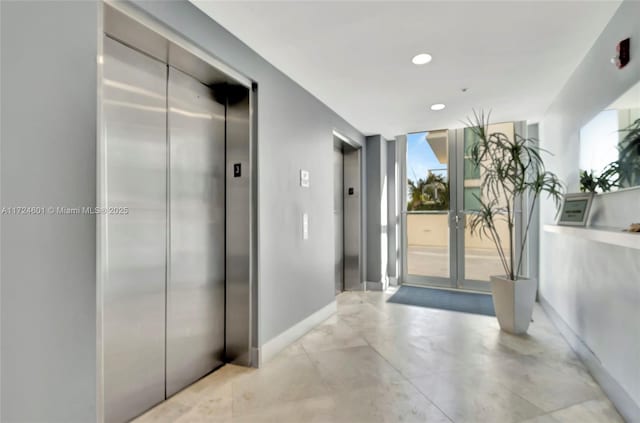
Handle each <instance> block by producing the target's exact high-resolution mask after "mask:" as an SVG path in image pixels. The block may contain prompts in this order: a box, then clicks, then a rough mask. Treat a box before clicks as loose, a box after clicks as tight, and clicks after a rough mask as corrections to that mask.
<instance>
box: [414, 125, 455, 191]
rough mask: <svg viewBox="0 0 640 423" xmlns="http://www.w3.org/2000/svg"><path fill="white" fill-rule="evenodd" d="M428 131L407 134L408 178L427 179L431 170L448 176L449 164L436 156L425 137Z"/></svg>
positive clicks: (445, 176)
mask: <svg viewBox="0 0 640 423" xmlns="http://www.w3.org/2000/svg"><path fill="white" fill-rule="evenodd" d="M426 135H427V132H416V133H413V134H407V178H408V179H410V180H412V181H414V182H415V181H416V180H418V179H427V175H428V174H429V170H431V171H432V172H433V173H435V174H437V175H440V176H442V177H444V178H445V179H448V178H447V176H448V175H447V165H446V164H442V163H440V162H439V161H438V159H437V158H436V155H435V154H434V153H433V150H432V149H431V147H430V146H429V143H428V142H427V140H426V139H425V137H426Z"/></svg>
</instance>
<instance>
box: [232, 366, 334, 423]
mask: <svg viewBox="0 0 640 423" xmlns="http://www.w3.org/2000/svg"><path fill="white" fill-rule="evenodd" d="M232 386H233V413H234V415H236V414H241V413H244V412H245V411H247V410H249V409H253V408H261V407H265V406H267V405H270V404H274V403H277V402H285V401H296V400H301V399H306V398H311V397H314V396H319V395H325V394H327V393H328V389H327V386H326V385H325V384H324V383H323V381H322V378H321V372H319V371H318V370H317V369H316V367H315V366H314V365H313V363H312V362H311V360H310V359H309V357H308V356H307V355H298V356H294V357H282V358H280V357H276V358H275V359H273V360H271V361H269V362H268V363H267V364H265V366H264V368H260V369H255V370H254V371H252V372H250V373H246V374H243V375H241V376H240V377H238V378H236V379H235V380H234V381H233V382H232Z"/></svg>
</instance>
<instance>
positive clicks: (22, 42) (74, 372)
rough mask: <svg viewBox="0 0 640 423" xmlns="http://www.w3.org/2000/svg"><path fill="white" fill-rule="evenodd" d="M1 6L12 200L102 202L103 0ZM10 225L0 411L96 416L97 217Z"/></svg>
mask: <svg viewBox="0 0 640 423" xmlns="http://www.w3.org/2000/svg"><path fill="white" fill-rule="evenodd" d="M0 5H1V6H0V7H1V8H2V9H1V12H0V13H1V15H2V18H1V19H2V25H0V26H1V28H2V29H1V31H2V33H1V39H2V46H1V49H0V50H1V54H2V80H1V87H2V96H1V98H2V104H1V109H2V115H1V119H2V125H1V128H2V129H1V131H2V132H1V142H2V145H1V147H0V158H1V171H2V172H1V176H0V180H1V193H2V195H1V201H2V207H11V206H44V207H48V206H66V207H79V206H94V205H95V201H96V98H97V97H96V92H97V91H96V54H97V50H96V48H97V30H96V22H97V16H98V7H97V4H96V3H92V2H73V3H71V2H68V3H67V2H64V3H63V2H41V3H40V2H4V1H3V2H1V3H0ZM1 225H2V241H1V251H2V255H1V257H0V259H1V262H2V269H1V272H0V279H1V283H2V285H1V288H0V289H1V292H0V298H1V303H2V305H1V310H2V314H1V321H2V327H1V331H2V361H1V366H2V377H1V380H2V386H1V390H2V397H1V401H2V414H1V416H0V420H2V421H3V422H18V421H20V422H24V421H30V422H33V421H47V422H88V421H91V420H94V419H95V396H96V389H95V384H96V370H95V369H96V267H95V248H96V225H95V217H91V216H74V215H71V216H69V215H67V216H54V215H48V216H8V215H3V216H2V219H1Z"/></svg>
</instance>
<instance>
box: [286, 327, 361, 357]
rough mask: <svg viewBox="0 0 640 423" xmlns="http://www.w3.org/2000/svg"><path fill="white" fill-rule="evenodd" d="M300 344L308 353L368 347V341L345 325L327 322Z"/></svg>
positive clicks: (307, 335)
mask: <svg viewBox="0 0 640 423" xmlns="http://www.w3.org/2000/svg"><path fill="white" fill-rule="evenodd" d="M298 343H299V344H300V345H301V346H302V347H303V348H304V350H305V351H306V352H309V353H311V352H318V351H328V350H336V349H342V348H349V347H361V346H366V345H367V341H366V340H365V339H364V338H362V337H361V336H360V334H359V333H358V332H357V331H355V330H354V329H352V328H351V327H349V326H348V325H345V324H340V323H338V322H335V323H334V322H325V323H323V324H321V325H319V326H318V327H316V328H315V329H313V330H311V331H310V332H309V333H307V334H306V335H305V336H303V337H302V338H301V339H300V340H299V341H298Z"/></svg>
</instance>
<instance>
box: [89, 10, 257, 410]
mask: <svg viewBox="0 0 640 423" xmlns="http://www.w3.org/2000/svg"><path fill="white" fill-rule="evenodd" d="M98 22H99V25H98V33H99V37H98V40H99V41H98V66H97V85H98V115H97V140H98V145H97V147H98V148H97V163H98V175H97V192H98V195H97V198H96V203H97V204H96V205H97V207H98V208H100V207H105V206H106V205H107V204H108V203H107V197H106V196H107V187H106V170H107V169H106V165H107V162H106V141H107V140H106V137H105V135H104V133H103V132H104V127H103V116H102V113H103V108H102V104H103V95H102V92H103V73H102V66H101V65H102V63H103V36H109V37H111V38H114V39H116V40H117V41H119V42H121V43H122V44H125V45H126V46H128V47H131V48H133V49H134V50H137V51H139V52H142V53H143V54H146V55H148V56H151V57H152V58H155V59H157V60H160V61H161V62H163V63H165V64H167V65H169V66H173V67H175V68H177V69H179V70H182V71H183V72H185V73H188V74H189V75H191V76H193V77H194V78H196V79H198V80H199V81H201V82H203V83H205V84H206V85H213V84H214V83H219V84H221V85H224V86H225V87H226V89H227V91H226V94H227V95H226V96H225V98H226V99H225V101H226V102H227V103H226V107H227V111H229V110H232V113H231V114H233V118H234V119H233V121H234V125H233V126H231V127H227V129H226V132H227V133H226V143H227V151H226V158H225V160H226V162H225V171H226V183H225V186H226V210H225V214H226V218H225V226H226V232H227V233H229V232H230V231H234V230H235V231H238V230H240V229H241V232H238V233H234V234H235V235H237V236H232V237H229V236H227V237H226V246H225V263H226V264H225V267H226V274H225V284H226V289H225V291H226V294H225V296H226V304H227V306H226V307H225V309H226V310H225V313H226V316H225V350H226V351H225V352H226V360H225V361H226V362H228V363H234V364H239V365H245V366H257V364H258V362H257V351H258V349H257V346H258V345H259V344H258V341H259V340H258V334H257V303H258V302H257V295H258V287H257V274H256V269H257V260H258V259H257V200H258V196H257V142H256V136H257V121H256V116H257V114H256V106H257V104H256V99H257V85H256V84H255V83H253V82H252V81H251V80H250V79H248V78H246V77H245V76H244V75H242V74H240V73H238V72H236V71H235V70H233V69H232V68H230V67H229V66H227V65H226V64H224V63H222V62H221V61H219V60H218V59H216V58H215V57H213V56H212V55H211V54H209V53H208V52H206V51H204V50H202V49H201V48H200V47H198V46H197V45H195V44H193V43H192V42H191V41H189V40H188V39H186V38H184V37H183V36H182V35H180V34H179V33H177V32H176V31H174V30H172V29H170V28H169V27H167V26H166V25H164V24H162V23H160V22H157V21H156V20H154V19H152V18H150V17H149V16H148V15H146V14H144V13H143V12H141V11H140V10H139V9H137V8H136V7H135V6H134V5H132V4H129V3H124V2H118V1H111V0H108V1H104V2H102V3H101V4H100V15H99V16H98ZM234 87H235V88H234ZM242 90H245V91H242ZM238 92H245V93H246V94H245V95H244V98H241V97H242V95H239V96H234V93H238ZM228 117H229V112H227V121H229V120H228ZM230 138H232V139H233V140H235V142H234V143H233V145H232V148H229V144H230V143H231V140H230ZM237 165H240V168H241V176H240V177H237V178H236V177H234V176H233V175H234V170H235V169H236V167H237ZM233 201H235V202H236V203H234V204H231V203H232V202H233ZM230 206H232V208H233V210H234V213H229V207H230ZM96 226H97V228H96V231H97V246H96V247H97V251H96V268H97V272H96V273H97V274H96V302H97V315H96V326H97V339H96V348H97V368H96V372H97V375H96V379H97V381H96V382H97V399H96V400H97V401H96V402H97V416H98V421H103V420H104V417H105V414H104V412H105V409H104V406H105V404H104V389H103V386H104V367H103V366H104V353H103V348H104V341H103V324H104V317H103V316H104V308H103V301H104V299H103V291H104V287H105V285H104V284H105V281H106V279H105V278H106V276H107V267H106V266H107V262H106V257H105V253H106V247H107V238H106V234H107V231H106V218H105V216H103V215H100V214H98V215H97V222H96ZM229 305H232V306H231V307H230V306H229ZM230 323H231V324H230ZM141 411H144V410H141Z"/></svg>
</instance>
